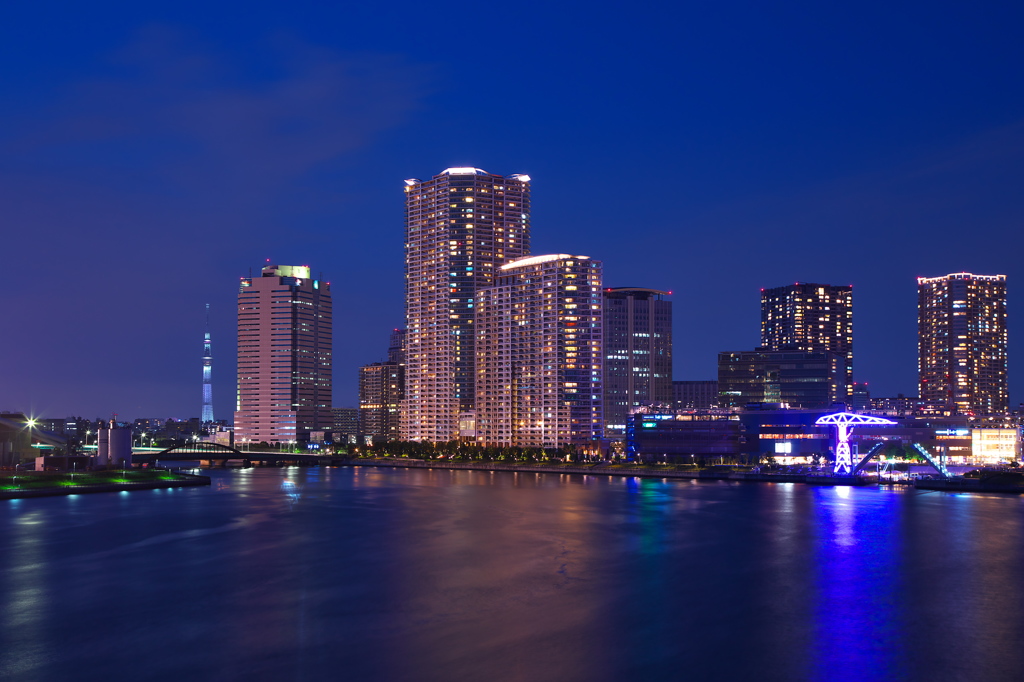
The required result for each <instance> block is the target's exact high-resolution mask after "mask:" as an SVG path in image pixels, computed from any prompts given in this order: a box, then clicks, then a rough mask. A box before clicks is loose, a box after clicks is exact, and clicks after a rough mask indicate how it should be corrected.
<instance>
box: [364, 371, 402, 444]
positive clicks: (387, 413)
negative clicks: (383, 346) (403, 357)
mask: <svg viewBox="0 0 1024 682" xmlns="http://www.w3.org/2000/svg"><path fill="white" fill-rule="evenodd" d="M404 383H405V367H403V366H402V365H399V364H398V363H396V362H375V363H373V364H370V365H364V366H362V367H360V368H359V424H360V427H361V429H362V435H363V436H364V437H365V438H367V439H369V440H370V442H372V443H385V442H389V441H396V440H399V439H400V438H401V431H400V426H401V409H402V394H403V393H404V391H403V389H404Z"/></svg>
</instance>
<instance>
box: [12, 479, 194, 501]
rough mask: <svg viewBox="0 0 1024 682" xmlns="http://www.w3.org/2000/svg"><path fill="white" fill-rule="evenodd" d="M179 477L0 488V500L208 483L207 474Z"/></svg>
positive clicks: (154, 488) (155, 488) (182, 486)
mask: <svg viewBox="0 0 1024 682" xmlns="http://www.w3.org/2000/svg"><path fill="white" fill-rule="evenodd" d="M178 475H179V476H180V477H181V478H176V479H169V480H155V481H131V482H127V483H103V484H99V485H60V486H52V487H45V488H10V489H7V490H0V500H17V499H24V498H30V497H55V496H58V495H85V494H88V493H117V492H121V491H123V490H124V491H132V490H157V489H162V488H185V487H191V486H200V485H210V477H209V476H199V475H195V474H178Z"/></svg>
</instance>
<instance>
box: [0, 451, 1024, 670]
mask: <svg viewBox="0 0 1024 682" xmlns="http://www.w3.org/2000/svg"><path fill="white" fill-rule="evenodd" d="M212 476H213V478H214V485H213V486H212V487H211V488H208V489H207V488H199V489H183V490H174V491H150V492H136V493H121V494H103V495H83V496H76V497H69V498H50V499H40V500H19V501H6V502H0V552H2V553H0V578H2V582H0V678H2V679H4V680H89V679H97V680H100V679H102V680H207V679H212V680H234V679H246V680H323V679H345V680H524V681H525V680H529V681H541V680H559V681H563V682H567V681H575V680H585V681H595V682H600V681H603V680H929V681H934V680H952V679H962V680H1014V679H1022V678H1024V608H1022V607H1024V587H1022V581H1024V500H1022V499H1021V498H1018V497H1001V496H994V495H993V496H970V495H950V494H944V493H918V492H901V491H895V492H894V491H887V490H877V489H860V490H854V489H846V488H812V487H807V486H803V485H795V484H778V485H767V484H724V483H691V482H675V481H670V482H662V481H654V480H636V479H610V478H600V477H583V476H559V475H550V474H549V475H543V474H542V475H534V474H528V475H524V474H511V473H486V472H470V471H441V470H435V471H424V470H387V469H370V468H360V469H352V468H337V469H334V468H311V469H298V468H289V469H258V470H256V469H250V470H219V471H214V472H212Z"/></svg>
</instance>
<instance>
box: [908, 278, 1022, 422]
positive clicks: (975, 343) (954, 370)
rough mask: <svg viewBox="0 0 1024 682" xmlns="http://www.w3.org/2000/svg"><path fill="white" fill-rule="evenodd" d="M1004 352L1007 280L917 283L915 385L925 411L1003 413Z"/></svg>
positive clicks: (1005, 389)
mask: <svg viewBox="0 0 1024 682" xmlns="http://www.w3.org/2000/svg"><path fill="white" fill-rule="evenodd" d="M1006 349H1007V340H1006V275H973V274H971V273H969V272H958V273H955V274H952V275H945V276H943V277H918V278H917V369H918V386H919V388H920V391H921V400H923V401H924V403H925V406H926V408H928V409H936V410H940V411H943V412H948V413H951V414H998V413H1003V412H1006V410H1007V408H1008V407H1009V402H1010V400H1009V392H1008V382H1007V374H1006V355H1007V353H1006Z"/></svg>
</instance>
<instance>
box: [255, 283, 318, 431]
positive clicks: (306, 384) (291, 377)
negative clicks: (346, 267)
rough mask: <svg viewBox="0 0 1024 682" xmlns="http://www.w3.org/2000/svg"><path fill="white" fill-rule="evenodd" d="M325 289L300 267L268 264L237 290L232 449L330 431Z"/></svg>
mask: <svg viewBox="0 0 1024 682" xmlns="http://www.w3.org/2000/svg"><path fill="white" fill-rule="evenodd" d="M332 339H333V334H332V317H331V285H330V284H329V283H327V282H322V281H320V280H317V279H312V278H311V277H310V272H309V268H308V267H307V266H303V265H268V266H266V267H265V268H263V272H262V273H261V276H260V277H243V278H242V281H241V285H240V286H239V289H238V402H237V407H236V411H235V442H237V443H246V442H255V443H258V442H261V441H266V442H268V443H286V442H294V441H306V440H308V439H309V433H310V431H330V430H331V426H332V415H331V388H332V386H331V341H332Z"/></svg>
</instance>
